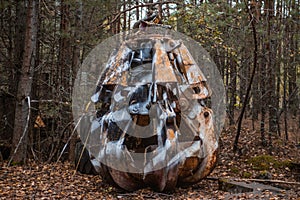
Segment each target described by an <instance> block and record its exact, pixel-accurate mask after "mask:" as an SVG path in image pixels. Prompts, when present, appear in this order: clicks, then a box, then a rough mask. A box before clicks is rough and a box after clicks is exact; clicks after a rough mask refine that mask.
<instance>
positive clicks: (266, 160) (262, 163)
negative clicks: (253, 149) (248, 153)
mask: <svg viewBox="0 0 300 200" xmlns="http://www.w3.org/2000/svg"><path fill="white" fill-rule="evenodd" d="M275 162H277V161H276V159H275V158H274V157H273V156H270V155H260V156H255V157H252V158H250V159H249V160H248V164H251V165H252V168H253V169H254V170H260V171H262V170H268V169H269V168H270V167H271V165H273V164H274V163H275Z"/></svg>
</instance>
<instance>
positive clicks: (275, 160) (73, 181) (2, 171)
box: [0, 127, 300, 199]
mask: <svg viewBox="0 0 300 200" xmlns="http://www.w3.org/2000/svg"><path fill="white" fill-rule="evenodd" d="M235 133H236V130H235V128H234V127H232V128H228V129H226V130H224V131H223V133H222V135H221V144H220V156H219V161H218V165H217V167H216V168H215V170H214V171H213V173H212V174H211V175H210V176H209V177H211V178H210V179H204V180H202V181H201V182H200V183H198V184H195V185H193V186H190V187H186V188H178V189H176V190H175V191H174V192H172V193H158V192H153V191H152V190H151V189H149V188H146V189H141V190H138V191H135V192H131V193H126V192H124V191H121V190H119V189H116V188H114V187H112V186H110V185H108V184H106V183H104V182H102V180H101V177H100V176H92V175H84V174H80V173H78V172H76V171H75V170H74V165H73V164H72V163H68V162H64V163H52V164H36V163H30V164H28V165H26V166H22V167H21V166H12V167H6V163H2V164H1V165H0V199H300V180H299V179H300V174H299V173H300V172H299V171H298V172H295V170H293V165H292V163H300V149H299V148H297V147H296V146H297V145H298V144H296V142H284V141H283V140H281V139H278V138H275V137H273V146H272V148H270V147H262V145H261V143H260V139H259V138H260V134H259V133H258V132H257V131H252V130H250V129H246V128H244V129H243V131H242V133H241V137H240V142H239V147H240V150H239V152H238V153H235V154H234V153H233V152H232V143H233V140H234V137H235ZM298 170H299V169H298ZM212 177H213V178H212ZM214 178H235V179H256V178H268V179H272V180H280V181H282V182H285V183H280V184H277V185H275V186H276V187H280V188H281V189H283V190H282V191H281V192H277V193H276V192H272V191H270V190H266V191H263V190H261V191H260V192H254V193H239V194H234V193H230V192H225V191H221V190H220V189H219V184H218V181H216V180H213V179H214ZM264 184H269V183H264ZM273 186H274V184H273Z"/></svg>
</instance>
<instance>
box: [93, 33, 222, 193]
mask: <svg viewBox="0 0 300 200" xmlns="http://www.w3.org/2000/svg"><path fill="white" fill-rule="evenodd" d="M100 80H101V81H100V82H99V84H98V89H97V91H96V92H95V94H94V95H93V97H92V101H93V102H94V103H95V105H96V107H97V113H96V118H95V119H93V121H92V125H91V135H90V137H89V141H88V142H87V147H88V149H89V151H90V155H91V157H92V158H94V159H93V160H92V161H93V164H94V166H95V168H96V170H97V171H98V172H99V173H100V174H101V175H102V176H103V177H104V178H105V179H106V180H108V181H110V182H112V183H114V184H116V185H118V186H119V187H121V188H123V189H125V190H128V191H132V190H136V189H139V188H141V187H147V186H150V187H152V188H153V189H155V190H158V191H167V190H173V189H174V188H175V187H176V186H179V185H186V184H193V183H197V182H198V181H200V180H201V179H203V178H205V177H206V176H207V175H208V174H209V173H210V172H211V171H212V170H213V168H214V166H215V163H216V160H217V149H218V141H217V137H216V135H215V131H214V122H213V112H212V110H211V109H210V108H208V107H206V106H205V104H204V101H203V100H205V99H207V98H209V96H210V94H211V92H210V88H209V87H208V85H207V82H206V78H205V76H204V75H203V73H202V71H201V69H200V67H199V66H198V65H197V64H196V62H195V61H194V59H193V57H192V56H191V54H190V53H189V51H188V49H187V48H186V47H185V46H184V44H183V43H182V42H181V41H180V40H173V39H171V38H169V37H168V36H161V35H155V34H153V35H145V36H140V37H136V38H131V39H128V40H125V42H124V43H123V44H122V45H121V46H120V48H119V50H118V51H117V52H116V53H115V55H113V56H112V57H111V59H110V60H109V61H108V63H107V66H106V70H105V71H104V73H103V74H102V75H101V77H100ZM129 133H130V134H129ZM133 154H134V155H135V156H136V155H137V154H138V155H139V157H138V159H139V161H140V162H138V159H136V157H135V158H133ZM102 161H105V162H102ZM141 161H142V162H141ZM115 165H118V168H116V167H114V166H115ZM120 167H121V168H122V169H126V170H123V171H122V170H119V169H120Z"/></svg>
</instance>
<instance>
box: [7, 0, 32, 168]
mask: <svg viewBox="0 0 300 200" xmlns="http://www.w3.org/2000/svg"><path fill="white" fill-rule="evenodd" d="M36 42H37V4H36V1H35V0H29V1H28V8H27V21H26V33H25V48H24V57H23V62H22V70H21V76H20V81H19V85H18V93H17V103H16V110H15V126H14V134H13V147H14V154H13V155H12V158H11V160H10V161H13V162H14V163H24V162H25V160H26V156H27V139H28V123H29V121H28V119H29V118H28V116H29V115H30V96H31V89H32V77H33V70H34V62H35V56H36ZM9 164H10V163H9Z"/></svg>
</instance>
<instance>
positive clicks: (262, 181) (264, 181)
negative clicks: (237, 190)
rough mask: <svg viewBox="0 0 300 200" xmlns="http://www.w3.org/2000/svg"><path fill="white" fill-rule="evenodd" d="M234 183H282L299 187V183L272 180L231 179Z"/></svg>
mask: <svg viewBox="0 0 300 200" xmlns="http://www.w3.org/2000/svg"><path fill="white" fill-rule="evenodd" d="M231 180H234V181H245V182H247V181H253V182H261V183H282V184H290V185H300V182H290V181H282V180H272V179H253V178H252V179H245V178H241V179H231Z"/></svg>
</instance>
